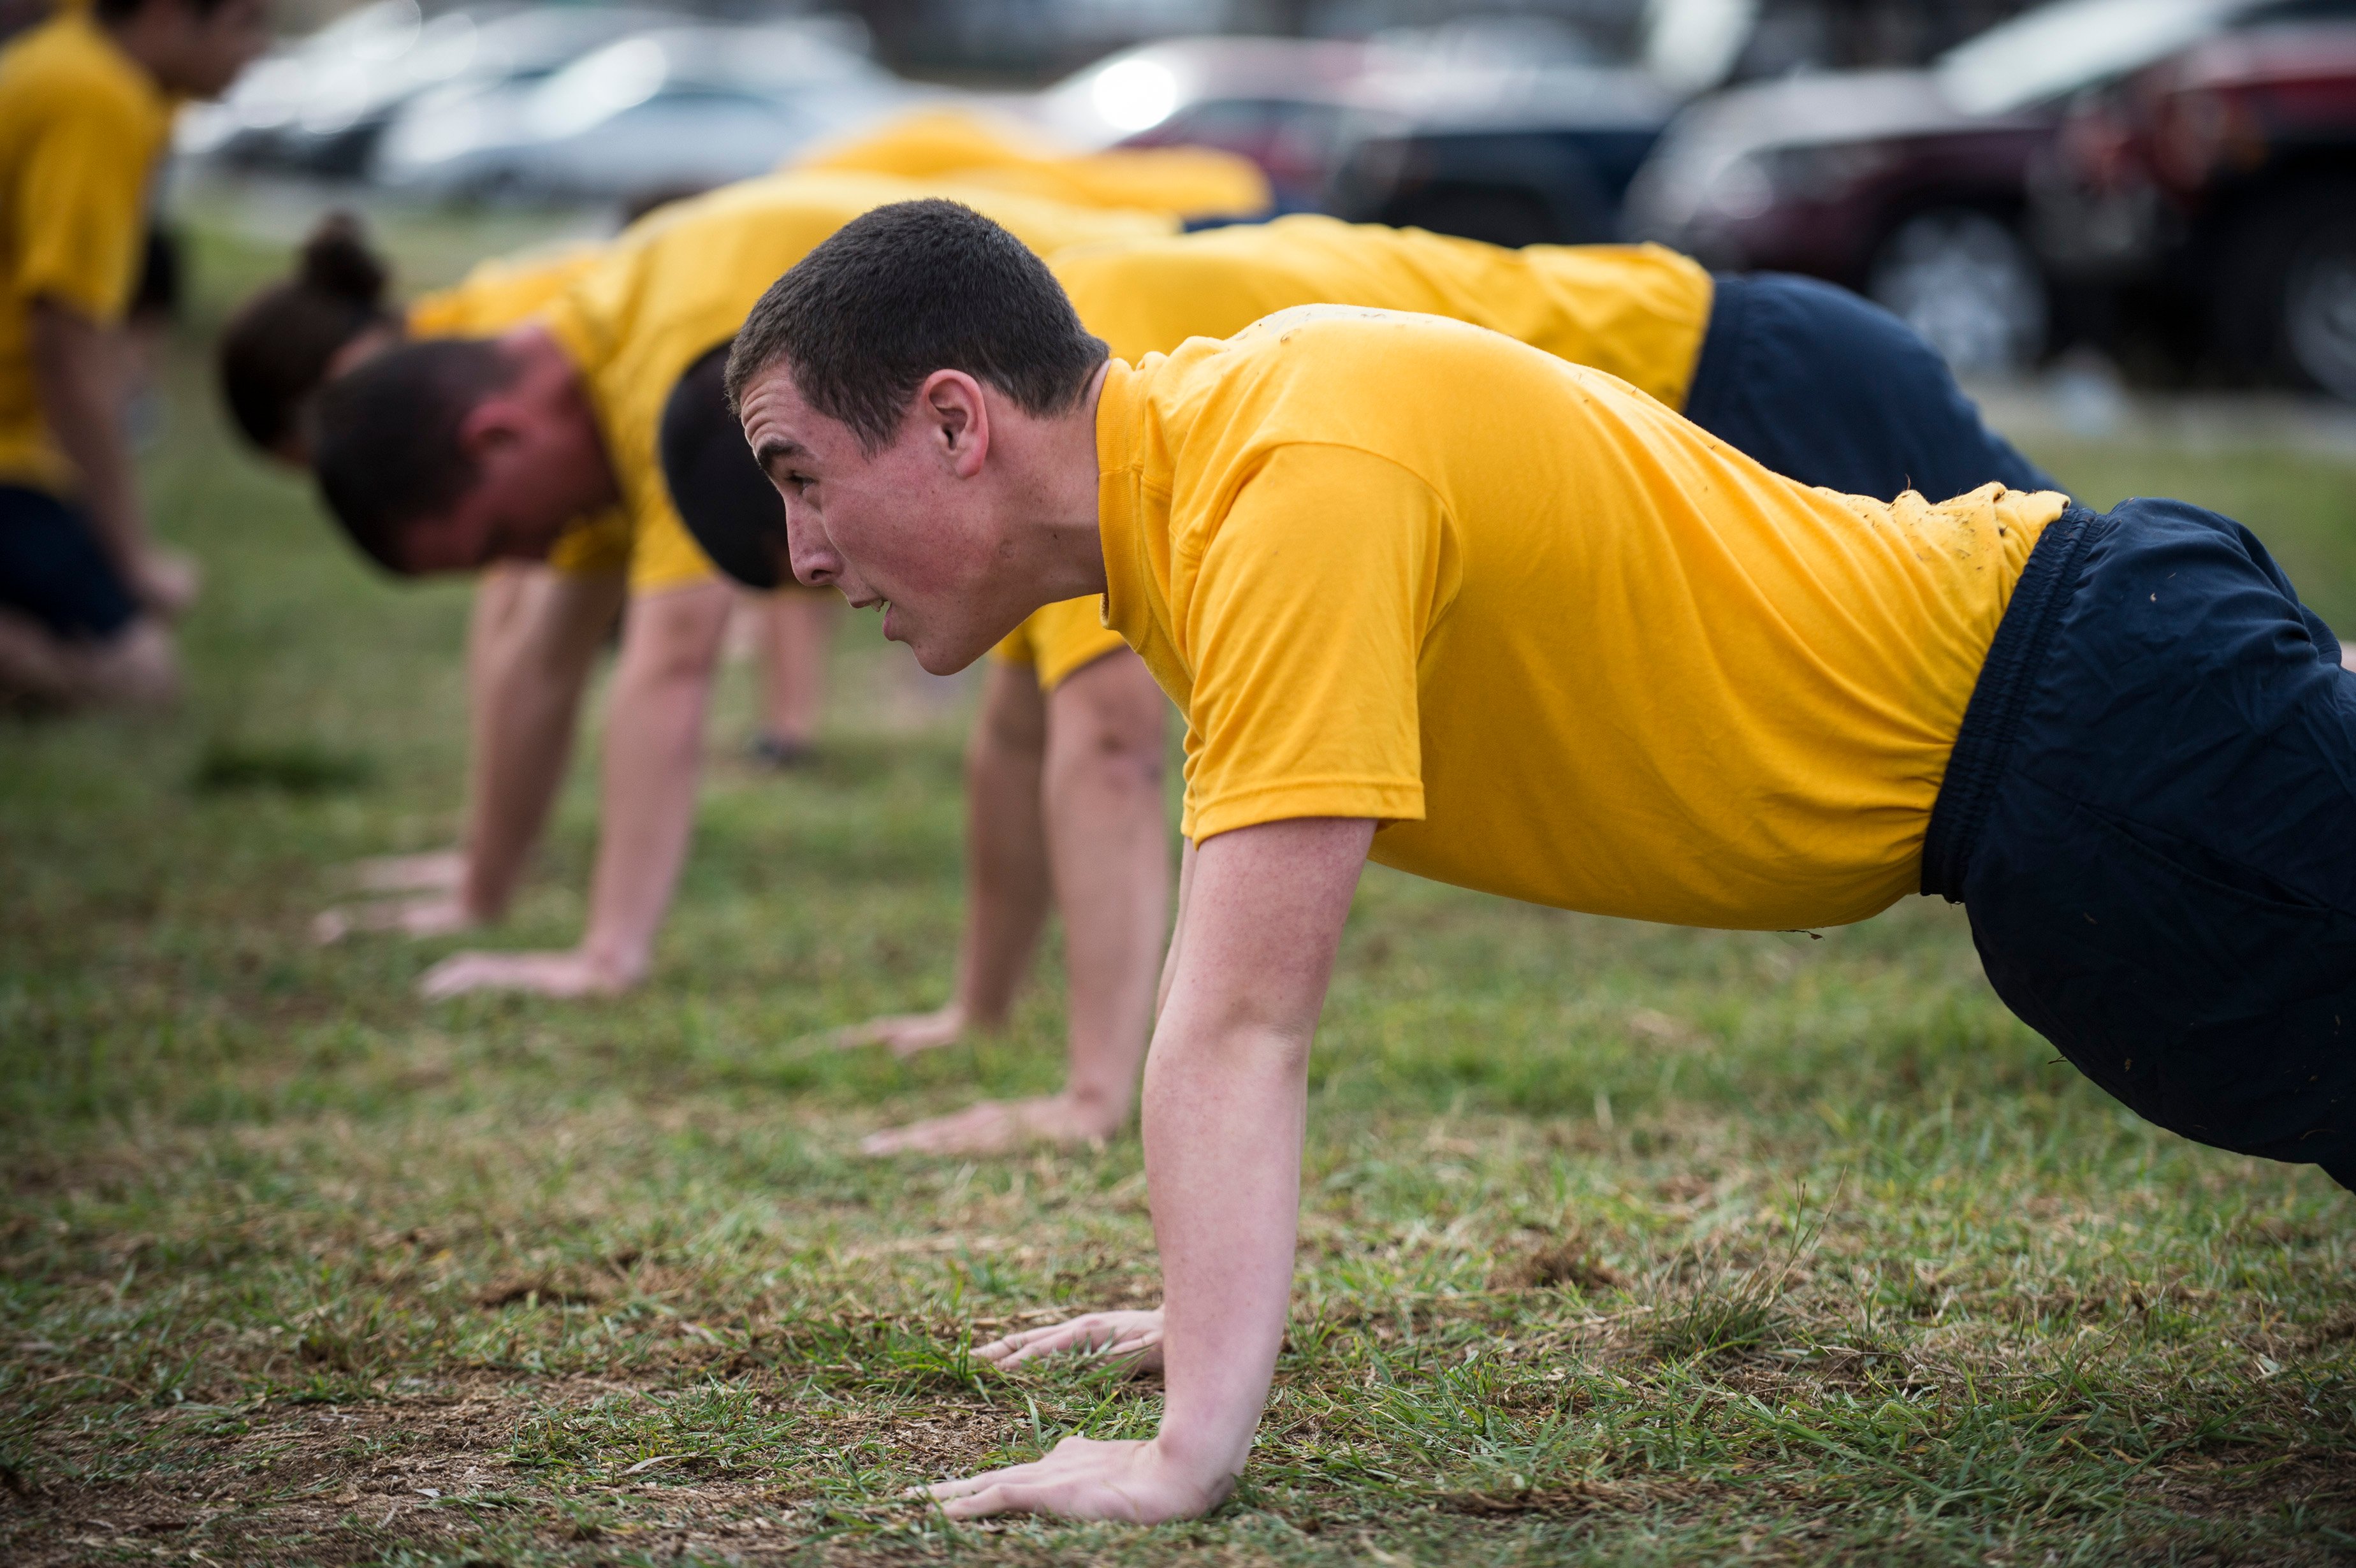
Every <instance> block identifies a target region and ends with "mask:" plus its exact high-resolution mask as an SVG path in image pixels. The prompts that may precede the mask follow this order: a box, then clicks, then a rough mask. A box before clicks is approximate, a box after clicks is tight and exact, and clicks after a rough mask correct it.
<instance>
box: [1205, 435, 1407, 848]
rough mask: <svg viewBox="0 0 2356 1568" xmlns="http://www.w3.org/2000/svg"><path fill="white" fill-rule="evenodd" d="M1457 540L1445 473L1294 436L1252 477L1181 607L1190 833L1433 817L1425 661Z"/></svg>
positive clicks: (1210, 543)
mask: <svg viewBox="0 0 2356 1568" xmlns="http://www.w3.org/2000/svg"><path fill="white" fill-rule="evenodd" d="M1446 539H1447V520H1446V515H1445V512H1444V510H1443V508H1442V507H1441V506H1440V499H1439V497H1438V496H1435V495H1434V494H1433V493H1432V491H1431V488H1430V486H1429V485H1426V484H1424V483H1423V481H1422V480H1420V479H1419V478H1417V477H1416V476H1415V475H1412V474H1409V473H1408V471H1406V470H1405V469H1403V468H1400V467H1399V466H1398V464H1393V463H1390V462H1388V461H1387V460H1386V459H1383V458H1380V457H1376V456H1374V455H1372V454H1370V453H1363V452H1359V451H1356V450H1354V449H1351V448H1347V447H1333V446H1315V445H1298V446H1286V447H1281V448H1280V449H1278V451H1277V452H1276V453H1274V454H1272V455H1271V456H1270V457H1269V459H1268V460H1267V461H1266V462H1265V463H1264V464H1261V466H1260V467H1259V468H1258V470H1257V471H1256V472H1254V473H1253V474H1252V475H1251V476H1250V477H1249V478H1248V479H1247V480H1246V481H1245V482H1244V484H1243V485H1241V486H1240V487H1239V488H1238V490H1237V494H1236V496H1235V497H1234V499H1233V501H1232V503H1231V504H1230V505H1229V507H1227V510H1226V515H1225V517H1223V518H1222V519H1221V520H1220V522H1219V524H1218V526H1217V528H1216V530H1215V532H1214V533H1213V534H1212V535H1211V537H1210V539H1209V540H1208V542H1207V543H1206V545H1205V547H1204V549H1203V553H1202V557H1201V560H1199V562H1197V563H1196V565H1195V568H1194V571H1193V573H1192V577H1193V581H1192V587H1191V591H1190V592H1188V593H1187V594H1186V597H1185V603H1184V607H1183V609H1181V610H1180V611H1179V612H1178V616H1179V621H1180V626H1179V636H1180V638H1181V640H1182V641H1183V644H1184V645H1185V647H1186V648H1187V650H1188V651H1189V653H1190V655H1191V658H1190V661H1189V662H1190V663H1191V664H1192V665H1193V667H1194V689H1193V693H1192V697H1191V700H1190V702H1189V704H1188V711H1187V724H1188V741H1187V762H1186V809H1185V819H1184V831H1185V833H1186V836H1187V837H1189V838H1193V839H1194V840H1196V841H1197V842H1200V841H1201V840H1203V839H1205V838H1209V837H1214V836H1215V835H1217V834H1220V833H1226V832H1231V831H1233V830H1234V829H1236V828H1238V827H1252V826H1254V825H1256V824H1258V823H1262V822H1275V821H1281V820H1284V819H1287V818H1291V817H1301V816H1359V817H1372V818H1375V819H1376V820H1380V821H1408V820H1417V819H1420V818H1421V817H1422V816H1423V779H1422V765H1421V763H1422V758H1421V746H1420V741H1419V712H1418V708H1417V695H1416V669H1417V663H1418V660H1419V656H1420V650H1421V648H1422V645H1423V641H1424V635H1425V634H1426V632H1427V631H1428V630H1429V629H1430V624H1431V622H1432V619H1433V617H1434V615H1435V613H1437V612H1438V610H1439V609H1440V605H1439V603H1438V602H1437V601H1438V585H1439V584H1440V581H1441V579H1442V566H1443V559H1444V556H1445V552H1446V549H1447V545H1446Z"/></svg>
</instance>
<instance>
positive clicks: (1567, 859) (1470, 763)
mask: <svg viewBox="0 0 2356 1568" xmlns="http://www.w3.org/2000/svg"><path fill="white" fill-rule="evenodd" d="M1097 450H1098V464H1099V466H1100V471H1101V475H1102V480H1101V486H1100V491H1099V496H1098V508H1099V520H1100V525H1101V530H1102V536H1103V541H1104V551H1105V572H1106V577H1107V580H1108V585H1109V586H1108V592H1107V594H1106V599H1105V603H1106V610H1107V618H1108V620H1109V621H1110V623H1111V624H1113V625H1115V626H1117V627H1119V630H1120V632H1121V634H1122V635H1123V636H1124V637H1125V638H1126V639H1127V640H1128V641H1129V643H1130V645H1131V646H1133V647H1135V648H1136V649H1137V650H1138V652H1139V653H1140V654H1141V655H1142V656H1144V659H1145V662H1146V664H1147V666H1148V667H1150V668H1151V670H1152V672H1153V674H1154V677H1155V678H1156V679H1157V680H1158V681H1159V682H1160V683H1161V684H1162V688H1163V689H1164V690H1165V691H1167V692H1168V693H1169V694H1170V696H1171V698H1172V699H1173V700H1174V701H1175V702H1176V703H1177V704H1178V707H1179V709H1181V710H1182V711H1183V712H1184V713H1185V714H1186V716H1187V721H1188V735H1187V741H1186V807H1185V816H1184V828H1185V832H1186V834H1187V836H1188V837H1192V838H1194V839H1196V840H1198V841H1199V840H1201V839H1204V838H1207V837H1212V836H1214V835H1216V834H1219V833H1224V832H1226V831H1228V830H1230V829H1233V828H1237V827H1248V826H1249V825H1251V824H1254V823H1260V822H1269V821H1274V820H1279V819H1281V818H1286V817H1297V816H1356V817H1374V818H1377V819H1379V820H1380V821H1381V822H1382V823H1383V824H1384V826H1383V827H1381V828H1380V829H1379V830H1378V831H1377V832H1376V835H1375V840H1374V849H1373V859H1376V860H1378V861H1381V862H1383V863H1384V864H1386V865H1390V866H1396V867H1398V868H1399V869H1403V870H1408V871H1412V872H1414V873H1416V874H1418V875H1419V876H1425V877H1430V878H1432V879H1434V880H1440V881H1445V882H1455V883H1459V884H1462V885H1463V886H1465V887H1472V888H1480V889H1483V890H1485V891H1491V892H1496V893H1503V894H1505V895H1507V896H1508V897H1512V898H1518V899H1527V900H1530V901H1534V902H1537V903H1546V904H1555V905H1559V906H1561V907H1564V908H1569V909H1580V910H1588V911H1592V912H1597V913H1601V914H1610V915H1621V916H1627V917H1632V918H1634V919H1640V920H1652V921H1663V922H1667V923H1675V924H1680V925H1704V926H1727V927H1741V928H1755V929H1775V928H1785V927H1796V926H1810V925H1826V924H1835V923H1841V922H1846V921H1854V920H1861V919H1863V918H1865V917H1866V916H1868V915H1869V914H1872V913H1873V912H1876V911H1877V910H1879V909H1882V908H1884V907H1885V906H1887V905H1888V904H1890V902H1892V901H1895V900H1896V899H1897V898H1899V897H1900V896H1901V894H1904V893H1907V892H1911V891H1915V889H1916V888H1917V887H1918V886H1919V879H1920V862H1921V858H1922V835H1923V830H1924V828H1925V827H1926V826H1927V825H1928V822H1929V818H1930V812H1931V805H1932V803H1933V800H1934V799H1935V798H1936V796H1937V794H1938V789H1939V781H1940V778H1941V776H1942V775H1943V773H1944V770H1945V768H1946V764H1947V757H1948V753H1949V752H1950V751H1951V750H1952V749H1953V747H1954V739H1955V733H1956V731H1957V730H1958V728H1959V727H1960V726H1961V724H1962V721H1963V715H1964V707H1965V702H1966V701H1967V700H1968V699H1969V698H1970V696H1971V691H1972V687H1973V685H1974V683H1975V682H1976V680H1977V678H1978V676H1979V671H1980V666H1981V664H1982V662H1983V661H1984V660H1985V659H1986V657H1987V649H1988V645H1989V644H1990V642H1991V641H1992V639H1993V638H1994V636H1995V635H1996V628H1997V622H1998V620H1999V619H2000V618H2001V617H2002V615H2003V613H2004V609H2005V605H2006V603H2008V600H2009V598H2010V594H2011V591H2012V585H2013V583H2014V582H2015V581H2017V580H2018V578H2019V573H2020V571H2021V568H2022V566H2023V565H2024V564H2025V563H2026V561H2027V560H2028V556H2029V550H2030V549H2031V547H2032V546H2034V545H2035V543H2036V541H2037V539H2038V536H2039V535H2040V533H2041V532H2042V531H2043V529H2044V527H2045V525H2046V524H2047V523H2048V522H2050V521H2051V519H2052V518H2053V517H2057V516H2059V515H2060V513H2061V508H2062V507H2063V506H2064V504H2065V503H2064V500H2063V498H2062V497H2061V496H2056V495H2050V494H2046V495H2036V496H2028V495H2019V494H2011V493H2007V492H2005V491H2003V490H2002V489H2001V488H1999V487H1997V486H1995V485H1990V486H1988V487H1987V488H1985V489H1982V490H1979V491H1976V492H1974V493H1973V494H1972V495H1970V496H1964V497H1961V498H1959V499H1955V500H1951V501H1947V502H1944V503H1941V504H1936V505H1933V504H1932V503H1928V502H1925V501H1924V500H1922V497H1920V496H1912V495H1909V496H1901V497H1900V499H1899V500H1898V501H1896V502H1895V503H1884V502H1879V501H1874V500H1868V499H1864V498H1861V497H1856V496H1839V495H1836V494H1834V493H1833V492H1831V491H1827V490H1810V489H1806V488H1804V487H1803V486H1801V485H1796V484H1794V483H1793V482H1792V481H1790V480H1788V479H1784V478H1783V477H1781V476H1780V475H1774V474H1771V473H1769V472H1768V471H1767V470H1766V469H1764V468H1762V467H1761V466H1759V464H1756V463H1753V462H1752V461H1751V459H1750V458H1748V457H1745V456H1744V455H1742V454H1741V453H1739V452H1736V451H1734V450H1733V449H1732V448H1730V447H1729V446H1727V445H1725V444H1724V443H1720V442H1719V441H1717V440H1715V439H1713V438H1712V437H1710V436H1709V435H1708V433H1707V432H1703V431H1702V430H1700V429H1698V428H1697V427H1696V426H1694V425H1692V424H1690V423H1687V421H1685V420H1683V419H1681V418H1680V417H1678V416H1677V415H1676V414H1675V413H1673V412H1671V411H1669V410H1667V409H1665V408H1664V407H1663V406H1662V405H1661V404H1660V403H1659V402H1658V401H1656V400H1654V399H1651V398H1648V397H1645V396H1644V395H1643V394H1642V393H1639V392H1638V391H1636V390H1635V389H1633V388H1632V387H1630V386H1628V385H1627V384H1626V383H1624V382H1622V381H1619V380H1615V379H1612V377H1609V376H1606V375H1603V374H1601V373H1600V372H1598V371H1595V370H1591V369H1588V368H1583V367H1580V366H1575V365H1571V364H1568V363H1566V362H1565V361H1563V360H1560V359H1558V358H1555V357H1552V356H1549V355H1546V354H1541V353H1537V352H1536V351H1534V350H1532V349H1531V348H1529V347H1527V346H1526V345H1524V344H1519V343H1516V342H1515V341H1513V340H1512V339H1510V338H1508V337H1505V336H1502V335H1500V334H1497V333H1492V332H1484V331H1481V330H1479V329H1477V328H1473V327H1471V326H1467V325H1462V324H1461V323H1458V322H1454V321H1447V320H1441V319H1440V318H1437V317H1433V316H1428V315H1395V314H1392V313H1388V312H1383V311H1373V310H1364V309H1356V308H1345V307H1334V306H1310V307H1306V308H1303V309H1299V310H1292V311H1287V312H1285V313H1283V314H1281V315H1276V316H1273V317H1270V318H1269V319H1268V320H1266V321H1263V322H1260V323H1258V325H1254V326H1252V327H1250V328H1248V329H1247V330H1246V331H1244V332H1242V333H1239V334H1237V336H1234V337H1232V338H1229V339H1227V340H1226V341H1224V342H1221V341H1217V340H1214V339H1209V338H1197V339H1195V340H1194V341H1192V342H1189V343H1187V344H1186V345H1185V346H1184V347H1182V348H1180V349H1179V350H1178V351H1177V352H1176V353H1174V354H1172V355H1170V356H1168V357H1161V356H1151V357H1147V358H1146V359H1145V360H1144V361H1143V362H1142V363H1141V364H1140V365H1138V366H1137V367H1135V368H1130V366H1128V365H1126V364H1123V363H1119V362H1116V363H1115V364H1113V365H1112V367H1111V368H1109V370H1108V373H1107V379H1106V382H1105V387H1104V392H1103V398H1102V401H1101V402H1100V403H1099V405H1098V412H1097Z"/></svg>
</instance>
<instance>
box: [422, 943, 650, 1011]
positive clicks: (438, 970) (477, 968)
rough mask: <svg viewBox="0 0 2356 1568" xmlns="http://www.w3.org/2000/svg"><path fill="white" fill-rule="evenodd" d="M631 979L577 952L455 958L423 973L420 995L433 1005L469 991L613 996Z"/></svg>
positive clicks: (467, 954) (453, 955) (626, 985)
mask: <svg viewBox="0 0 2356 1568" xmlns="http://www.w3.org/2000/svg"><path fill="white" fill-rule="evenodd" d="M630 985H631V977H629V976H624V975H621V974H619V973H617V972H616V970H615V969H614V968H613V966H612V965H607V964H605V963H602V962H600V961H599V960H597V959H594V958H592V957H590V956H589V955H586V954H584V953H582V952H580V951H578V950H575V951H573V952H569V953H454V954H452V955H450V956H449V957H447V958H444V960H442V962H441V963H439V964H436V965H434V967H433V968H431V969H428V970H427V971H426V972H425V977H424V978H423V979H422V980H420V981H418V983H417V989H418V993H419V994H420V995H421V996H423V997H424V998H425V999H426V1000H427V1001H429V1002H439V1001H444V1000H446V999H447V998H449V997H458V996H464V995H466V993H467V992H469V991H523V992H527V993H530V994H531V995H535V996H541V997H612V996H618V995H619V994H620V993H622V992H624V991H626V990H628V989H629V988H630Z"/></svg>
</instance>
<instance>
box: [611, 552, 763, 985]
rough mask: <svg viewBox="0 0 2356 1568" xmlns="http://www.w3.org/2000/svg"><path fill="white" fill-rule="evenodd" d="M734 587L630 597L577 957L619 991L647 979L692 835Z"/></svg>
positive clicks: (710, 585) (702, 587)
mask: <svg viewBox="0 0 2356 1568" xmlns="http://www.w3.org/2000/svg"><path fill="white" fill-rule="evenodd" d="M732 596H733V594H732V591H731V590H729V589H727V588H724V587H723V586H721V585H720V584H718V583H716V582H712V583H703V584H699V585H697V586H695V587H692V588H687V589H681V590H678V591H675V592H669V593H665V594H661V595H657V596H653V597H651V598H641V599H636V600H633V601H632V603H631V609H630V624H629V630H628V631H627V632H626V634H625V638H624V646H623V649H622V659H621V665H620V668H619V670H618V672H617V674H616V678H615V683H614V700H613V707H612V709H611V712H610V716H609V718H608V719H607V721H606V733H605V797H604V806H603V817H602V823H601V828H600V832H599V837H598V841H597V869H596V874H595V876H594V879H593V880H592V881H591V883H590V890H589V931H588V934H587V935H586V936H585V937H584V939H583V943H582V950H583V953H584V955H585V956H586V957H588V958H589V959H590V960H591V961H592V962H593V963H594V964H596V965H598V966H599V967H600V968H602V969H604V970H605V972H606V973H608V974H610V975H611V976H614V977H615V978H616V980H617V981H618V982H619V983H621V984H625V985H627V984H634V983H635V982H636V981H637V979H638V977H639V976H642V975H644V974H645V973H646V969H647V965H648V960H649V958H650V957H651V955H652V954H653V951H654V939H655V933H656V932H657V931H658V930H659V929H660V928H661V926H662V922H663V916H664V914H665V913H667V912H669V908H670V900H671V894H672V893H673V892H674V891H676V890H677V888H678V886H679V873H680V867H681V866H683V865H684V864H685V863H686V860H687V847H688V842H689V839H690V838H691V837H692V835H693V833H694V828H695V791H696V784H697V783H698V781H699V779H700V778H701V773H702V766H703V723H704V717H705V713H706V711H707V710H708V709H709V708H710V706H711V701H712V674H713V671H714V668H715V667H717V665H718V663H719V659H720V640H721V635H722V633H723V631H724V630H725V629H726V626H727V624H728V610H729V606H730V603H731V601H732Z"/></svg>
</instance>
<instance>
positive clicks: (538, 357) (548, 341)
mask: <svg viewBox="0 0 2356 1568" xmlns="http://www.w3.org/2000/svg"><path fill="white" fill-rule="evenodd" d="M499 352H500V353H501V354H502V355H504V356H506V357H507V358H508V360H509V363H510V364H512V365H514V366H515V367H516V374H517V379H518V381H519V382H521V383H524V384H525V385H527V386H529V387H530V388H531V389H534V390H535V392H536V393H537V394H538V395H540V396H545V397H547V398H550V399H552V400H554V399H561V400H562V401H563V402H564V403H566V404H567V405H568V406H569V407H570V409H571V411H573V413H574V414H575V415H576V416H577V417H578V418H579V419H580V420H581V421H582V423H583V425H584V427H585V429H586V431H587V432H588V434H589V436H590V437H591V439H592V440H594V442H595V443H596V448H597V453H598V456H599V459H600V461H599V463H598V468H597V473H596V474H594V475H586V474H584V475H576V476H575V477H576V478H577V479H578V480H579V481H580V482H581V484H582V487H583V493H582V495H581V496H579V497H578V499H579V502H580V505H581V507H582V509H583V510H584V511H590V510H595V509H597V508H600V507H611V506H615V505H617V504H618V503H619V502H620V501H621V499H622V484H621V481H620V479H619V478H617V477H616V475H615V473H614V459H613V457H612V455H611V454H610V453H607V452H606V450H605V421H604V420H602V419H600V418H599V417H598V414H597V403H596V400H595V399H594V398H593V397H592V396H591V395H590V391H589V379H588V378H587V377H585V376H584V375H582V373H581V368H580V366H578V365H576V364H574V363H573V356H572V355H570V354H568V353H566V352H565V350H564V345H563V344H562V343H559V342H558V341H557V340H556V335H555V334H554V333H552V332H551V331H549V330H548V328H547V327H545V326H542V325H540V324H539V323H538V322H526V323H524V324H523V325H521V326H519V327H516V328H515V329H514V330H512V331H510V332H508V333H506V334H504V335H502V336H501V337H500V338H499Z"/></svg>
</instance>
